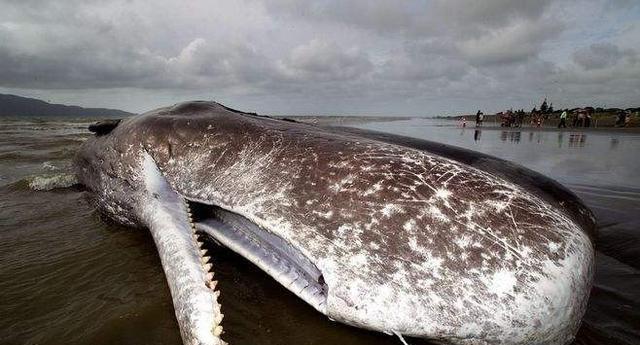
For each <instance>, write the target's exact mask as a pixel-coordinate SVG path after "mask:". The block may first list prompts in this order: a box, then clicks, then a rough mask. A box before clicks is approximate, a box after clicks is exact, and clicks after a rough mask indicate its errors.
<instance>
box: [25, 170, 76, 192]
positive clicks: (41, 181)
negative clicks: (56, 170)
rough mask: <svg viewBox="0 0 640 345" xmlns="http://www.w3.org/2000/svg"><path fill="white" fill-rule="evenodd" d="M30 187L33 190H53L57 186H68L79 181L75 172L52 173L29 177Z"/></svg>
mask: <svg viewBox="0 0 640 345" xmlns="http://www.w3.org/2000/svg"><path fill="white" fill-rule="evenodd" d="M28 181H29V188H31V189H33V190H52V189H56V188H67V187H71V186H73V185H74V184H76V183H78V181H77V180H76V177H75V175H73V174H64V173H63V174H51V175H40V176H33V177H31V178H29V179H28Z"/></svg>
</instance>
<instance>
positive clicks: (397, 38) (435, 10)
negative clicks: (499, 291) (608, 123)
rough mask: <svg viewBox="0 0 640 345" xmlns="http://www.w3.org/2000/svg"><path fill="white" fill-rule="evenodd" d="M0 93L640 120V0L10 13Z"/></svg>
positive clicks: (234, 4)
mask: <svg viewBox="0 0 640 345" xmlns="http://www.w3.org/2000/svg"><path fill="white" fill-rule="evenodd" d="M0 8H1V9H2V10H1V11H0V93H14V94H18V95H24V96H32V97H38V98H42V99H45V100H49V101H52V102H57V103H67V104H79V105H84V106H102V107H114V108H120V109H124V110H129V111H133V112H142V111H146V110H150V109H153V108H156V107H159V106H164V105H168V104H172V103H176V102H179V101H184V100H190V99H213V100H217V101H219V102H221V103H223V104H225V105H228V106H230V107H234V108H238V109H242V110H247V111H249V110H250V111H257V112H259V113H263V114H278V113H279V114H363V115H364V114H369V115H437V114H456V113H469V112H475V111H476V110H477V109H483V110H484V111H485V112H493V111H499V110H502V109H504V108H507V107H514V108H520V107H523V108H526V109H531V108H532V107H533V106H534V104H537V103H539V101H540V99H542V98H543V97H545V96H546V97H549V99H550V100H551V101H552V102H553V103H554V105H555V106H556V108H558V107H570V106H577V105H594V106H622V107H626V106H640V55H639V54H640V1H637V0H608V1H606V0H535V1H532V0H513V1H510V0H483V1H476V0H460V1H452V0H422V1H401V0H379V1H370V0H350V1H347V0H322V1H294V0H230V1H215V0H154V1H150V0H149V1H138V0H123V1H104V0H101V1H97V0H65V1H45V0H42V1H38V0H0Z"/></svg>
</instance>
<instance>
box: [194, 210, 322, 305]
mask: <svg viewBox="0 0 640 345" xmlns="http://www.w3.org/2000/svg"><path fill="white" fill-rule="evenodd" d="M189 207H190V208H191V210H192V212H193V216H194V225H195V228H196V230H197V231H198V232H200V233H204V234H207V235H208V236H210V237H211V238H213V239H214V240H215V241H217V242H219V243H221V244H222V245H224V246H225V247H227V248H229V249H231V250H232V251H234V252H236V253H238V254H239V255H241V256H243V257H244V258H245V259H247V260H249V261H250V262H251V263H253V264H254V265H256V266H258V267H259V268H260V269H262V270H263V271H264V272H266V273H267V274H268V275H270V276H271V277H272V278H273V279H275V280H276V281H277V282H278V283H280V284H281V285H282V286H284V287H285V288H286V289H288V290H289V291H291V292H293V293H294V294H295V295H296V296H298V297H299V298H301V299H302V300H304V301H305V302H307V303H308V304H309V305H311V306H312V307H313V308H315V309H316V310H318V311H319V312H321V313H322V314H326V301H327V292H328V288H327V285H326V284H325V282H324V278H323V276H322V272H320V270H319V269H318V268H317V267H316V266H315V265H314V264H313V263H312V262H311V261H310V260H309V259H308V258H307V257H306V256H305V255H304V254H302V253H301V252H300V251H299V250H298V249H296V248H295V247H293V246H291V245H290V244H289V243H287V242H286V241H285V240H283V239H282V238H281V237H279V236H277V235H275V234H273V233H272V232H270V231H268V230H265V229H263V228H261V227H259V226H258V225H256V224H255V223H253V222H251V221H250V220H248V219H247V218H245V217H243V216H241V215H238V214H236V213H233V212H229V211H226V210H224V209H222V208H220V207H218V206H215V205H209V204H203V203H199V202H193V201H189Z"/></svg>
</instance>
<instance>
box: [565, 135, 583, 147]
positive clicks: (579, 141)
mask: <svg viewBox="0 0 640 345" xmlns="http://www.w3.org/2000/svg"><path fill="white" fill-rule="evenodd" d="M586 141H587V135H586V134H584V133H571V134H569V147H571V148H576V147H584V145H585V143H586Z"/></svg>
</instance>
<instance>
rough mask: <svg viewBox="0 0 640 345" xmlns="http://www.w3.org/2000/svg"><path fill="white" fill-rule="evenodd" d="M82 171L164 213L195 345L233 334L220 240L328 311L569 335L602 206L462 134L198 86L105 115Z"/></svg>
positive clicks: (121, 205)
mask: <svg viewBox="0 0 640 345" xmlns="http://www.w3.org/2000/svg"><path fill="white" fill-rule="evenodd" d="M97 127H98V130H95V132H96V136H95V137H92V138H90V139H89V140H88V141H87V142H86V143H85V144H83V146H82V148H81V149H80V151H79V152H78V154H77V157H76V159H75V162H76V171H77V176H78V180H79V181H80V182H81V183H82V184H83V185H84V186H86V188H87V190H88V191H89V192H90V195H91V199H92V200H93V202H95V204H96V205H97V208H98V209H99V210H100V211H101V212H102V213H103V214H105V215H107V216H108V217H110V218H112V219H113V220H115V221H117V222H119V223H122V224H125V225H129V226H134V227H141V228H148V229H149V230H150V231H151V234H152V235H153V239H154V241H155V243H156V246H157V248H158V253H159V256H160V259H161V262H162V265H163V269H164V271H165V275H166V277H167V281H168V284H169V287H170V290H171V295H172V299H173V303H174V308H175V312H176V318H177V321H178V324H179V327H180V331H181V335H182V338H183V341H184V343H185V344H220V343H223V341H222V339H221V338H222V337H223V335H222V327H221V323H222V319H223V315H222V310H221V306H220V304H219V303H218V295H219V293H220V292H219V291H217V290H216V287H215V285H216V281H215V277H214V275H213V272H214V270H215V267H214V266H212V263H211V262H210V258H209V255H208V253H206V251H204V250H203V247H202V241H203V240H204V239H206V238H209V239H213V240H215V241H216V242H219V243H220V244H222V245H224V246H227V247H229V248H230V249H231V250H233V251H235V252H237V253H239V254H240V255H242V256H243V257H245V258H246V259H248V260H249V261H251V262H253V263H254V264H255V265H257V266H258V267H259V268H261V269H262V270H264V271H265V272H266V273H267V274H269V275H270V276H271V277H273V278H274V279H275V280H276V281H278V282H279V283H280V284H282V285H283V286H284V287H286V288H287V289H289V290H290V291H291V292H293V293H294V294H296V295H297V296H298V297H300V298H301V299H302V300H304V301H305V302H306V303H308V304H309V305H311V306H312V307H314V308H315V309H316V310H318V312H320V313H323V314H325V315H327V316H328V317H329V318H331V319H332V320H335V321H339V322H343V323H346V324H349V325H353V326H356V327H361V328H365V329H370V330H376V331H380V332H385V333H388V334H397V335H401V336H402V335H406V336H413V337H421V338H427V339H433V340H436V341H440V342H444V343H451V344H566V343H569V342H571V341H572V339H573V337H574V336H575V334H576V332H577V329H578V327H579V325H580V321H581V318H582V316H583V314H584V312H585V309H586V304H587V300H588V296H589V292H590V288H591V284H592V280H593V270H594V246H593V237H594V233H593V231H594V230H593V229H594V218H593V215H592V214H591V212H590V211H589V210H588V209H587V208H586V207H584V205H583V204H582V203H581V202H580V200H579V199H577V197H575V195H573V194H572V193H571V192H569V191H567V190H566V189H565V188H564V187H562V186H560V185H559V184H557V183H556V182H554V181H552V180H550V179H548V178H545V177H543V176H540V175H538V174H536V173H534V172H531V171H529V170H527V169H524V168H522V167H519V166H516V165H513V164H511V163H508V162H505V161H502V160H499V159H495V158H492V157H489V156H486V155H482V154H479V153H475V152H472V151H467V150H463V149H457V148H453V147H450V146H446V145H442V144H436V143H430V142H427V141H420V140H415V139H408V138H403V137H397V136H393V135H387V134H382V133H372V132H365V131H362V130H357V129H346V128H324V127H319V126H314V125H310V124H303V123H297V122H292V121H283V120H279V119H273V118H269V117H264V116H258V115H255V114H249V113H243V112H240V111H236V110H233V109H230V108H227V107H225V106H222V105H220V104H218V103H215V102H204V101H197V102H188V103H182V104H178V105H175V106H171V107H166V108H161V109H157V110H154V111H151V112H148V113H145V114H142V115H138V116H134V117H131V118H126V119H123V120H122V121H119V122H115V123H113V122H112V123H108V124H105V125H103V126H97Z"/></svg>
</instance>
